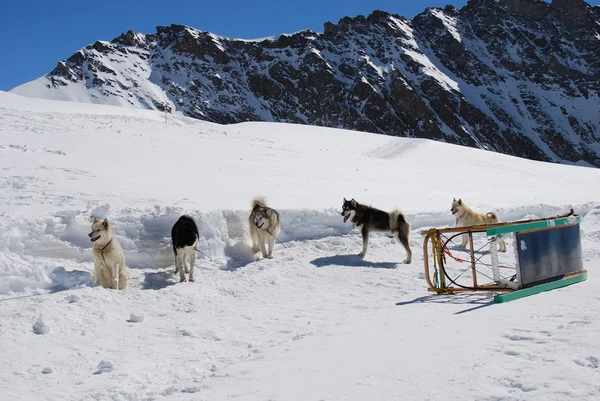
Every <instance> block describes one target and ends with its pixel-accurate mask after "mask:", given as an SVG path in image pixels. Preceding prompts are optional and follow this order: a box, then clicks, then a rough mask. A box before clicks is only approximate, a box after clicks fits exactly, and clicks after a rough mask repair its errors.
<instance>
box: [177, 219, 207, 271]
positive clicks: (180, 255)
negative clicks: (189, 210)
mask: <svg viewBox="0 0 600 401" xmlns="http://www.w3.org/2000/svg"><path fill="white" fill-rule="evenodd" d="M198 238H200V235H199V234H198V227H197V226H196V222H195V221H194V219H193V218H191V217H190V216H186V215H183V216H181V217H180V218H179V220H177V222H176V223H175V224H174V225H173V228H172V229H171V240H172V241H173V252H174V253H175V274H177V272H179V278H180V280H179V281H180V282H183V281H185V273H189V275H190V278H189V280H190V281H194V263H195V262H196V250H197V249H198ZM185 255H189V260H190V268H189V270H188V267H187V266H186V264H185Z"/></svg>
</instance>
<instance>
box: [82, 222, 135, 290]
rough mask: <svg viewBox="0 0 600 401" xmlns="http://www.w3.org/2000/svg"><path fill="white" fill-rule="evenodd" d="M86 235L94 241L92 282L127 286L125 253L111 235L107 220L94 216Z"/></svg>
mask: <svg viewBox="0 0 600 401" xmlns="http://www.w3.org/2000/svg"><path fill="white" fill-rule="evenodd" d="M88 237H90V241H92V242H93V243H94V246H93V248H92V253H93V255H94V265H95V268H94V282H95V283H96V284H98V285H100V286H102V287H104V288H112V289H115V290H116V289H119V290H124V289H125V288H127V284H128V281H129V269H128V268H127V266H126V265H125V254H124V253H123V249H122V248H121V245H119V241H117V239H116V238H115V236H114V235H113V232H112V229H111V227H110V224H109V223H108V220H107V219H104V221H100V220H98V219H96V217H94V222H93V223H92V232H91V233H89V234H88Z"/></svg>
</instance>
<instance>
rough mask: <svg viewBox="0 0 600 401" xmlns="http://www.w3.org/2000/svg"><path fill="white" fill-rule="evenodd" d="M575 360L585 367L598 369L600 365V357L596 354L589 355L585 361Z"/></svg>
mask: <svg viewBox="0 0 600 401" xmlns="http://www.w3.org/2000/svg"><path fill="white" fill-rule="evenodd" d="M573 362H574V363H575V364H576V365H579V366H581V367H583V368H590V369H598V368H599V367H600V359H598V358H596V357H595V356H588V357H587V358H585V361H582V360H581V359H575V360H574V361H573Z"/></svg>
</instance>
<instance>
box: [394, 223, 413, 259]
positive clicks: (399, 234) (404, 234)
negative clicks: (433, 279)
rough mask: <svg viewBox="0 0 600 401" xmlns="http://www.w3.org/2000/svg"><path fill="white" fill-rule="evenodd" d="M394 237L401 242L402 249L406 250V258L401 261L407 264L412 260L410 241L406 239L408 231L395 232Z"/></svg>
mask: <svg viewBox="0 0 600 401" xmlns="http://www.w3.org/2000/svg"><path fill="white" fill-rule="evenodd" d="M406 231H408V229H407V230H406ZM396 239H397V240H398V242H399V243H401V244H402V246H403V247H404V250H406V259H405V260H404V262H402V263H404V264H407V265H409V264H410V262H411V260H412V251H411V250H410V243H409V241H408V232H397V233H396Z"/></svg>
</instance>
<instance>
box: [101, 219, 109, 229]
mask: <svg viewBox="0 0 600 401" xmlns="http://www.w3.org/2000/svg"><path fill="white" fill-rule="evenodd" d="M102 225H103V226H104V228H108V220H107V219H106V218H105V219H104V221H103V222H102Z"/></svg>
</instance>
